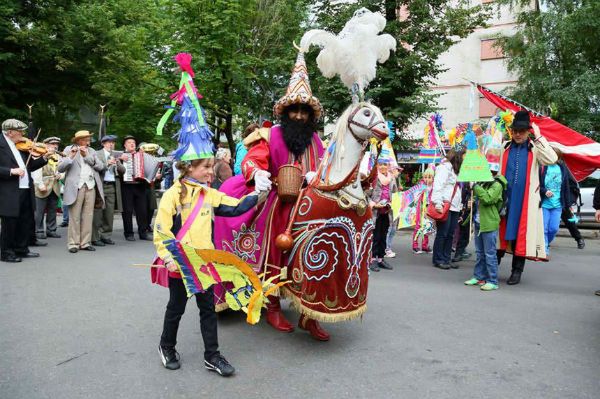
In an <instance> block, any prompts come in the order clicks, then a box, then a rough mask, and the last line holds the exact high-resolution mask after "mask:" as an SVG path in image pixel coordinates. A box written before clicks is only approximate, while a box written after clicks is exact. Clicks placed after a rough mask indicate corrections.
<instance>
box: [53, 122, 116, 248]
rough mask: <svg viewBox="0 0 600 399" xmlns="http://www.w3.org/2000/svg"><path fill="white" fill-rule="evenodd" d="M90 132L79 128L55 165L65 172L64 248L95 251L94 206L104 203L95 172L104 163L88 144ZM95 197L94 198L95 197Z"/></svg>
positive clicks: (98, 176)
mask: <svg viewBox="0 0 600 399" xmlns="http://www.w3.org/2000/svg"><path fill="white" fill-rule="evenodd" d="M91 137H92V134H91V133H90V132H88V131H87V130H80V131H78V132H77V133H75V137H73V140H72V141H73V143H74V144H73V145H71V146H69V147H67V148H65V155H66V156H65V157H64V158H63V159H62V160H61V161H60V163H59V164H58V171H59V172H60V173H62V172H66V177H65V190H64V193H63V203H64V204H66V205H68V206H69V232H68V235H69V239H68V249H69V252H71V253H76V252H78V251H79V250H80V249H81V250H84V251H95V250H96V249H95V248H94V247H93V246H92V245H91V242H92V224H93V219H94V207H95V205H96V203H97V204H98V207H103V206H104V191H103V184H102V180H101V179H100V175H99V172H103V171H104V170H105V168H106V167H105V166H104V164H103V163H102V162H100V160H99V159H98V156H97V155H96V152H95V151H94V150H93V149H92V148H90V147H89V145H90V141H91ZM96 196H98V198H97V197H96Z"/></svg>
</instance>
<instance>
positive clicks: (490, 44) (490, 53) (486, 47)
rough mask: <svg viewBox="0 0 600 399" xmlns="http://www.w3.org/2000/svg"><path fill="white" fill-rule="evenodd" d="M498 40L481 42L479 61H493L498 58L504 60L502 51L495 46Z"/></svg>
mask: <svg viewBox="0 0 600 399" xmlns="http://www.w3.org/2000/svg"><path fill="white" fill-rule="evenodd" d="M497 42H498V40H496V39H484V40H482V41H481V59H482V60H495V59H498V58H504V53H503V52H502V49H501V48H500V47H498V46H497V45H496V43H497Z"/></svg>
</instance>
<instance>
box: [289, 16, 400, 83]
mask: <svg viewBox="0 0 600 399" xmlns="http://www.w3.org/2000/svg"><path fill="white" fill-rule="evenodd" d="M385 25H386V20H385V17H384V16H383V15H381V14H380V13H378V12H377V13H373V12H371V11H369V10H367V9H366V8H361V9H360V10H358V11H356V12H355V13H354V16H353V17H352V18H351V19H350V20H349V21H348V22H346V25H345V26H344V29H342V31H341V32H340V33H339V34H337V35H335V34H333V33H331V32H327V31H324V30H320V29H313V30H310V31H308V32H306V33H305V34H304V36H302V40H301V41H300V51H303V52H307V51H308V50H309V48H310V46H311V45H315V46H318V47H321V48H322V50H321V52H320V53H319V56H318V57H317V65H318V66H319V70H320V71H321V73H322V74H323V76H325V77H326V78H332V77H334V76H335V75H339V76H340V79H341V80H342V82H343V83H344V85H345V86H346V87H348V88H349V89H352V87H353V85H354V84H357V85H358V89H359V91H360V93H361V94H362V93H363V92H364V90H365V88H366V87H367V86H368V85H369V83H370V82H371V81H372V80H373V79H375V75H376V67H377V63H378V62H379V63H384V62H385V61H387V59H388V58H389V56H390V51H394V50H395V49H396V39H394V37H393V36H391V35H388V34H383V35H380V34H379V32H381V31H382V30H383V29H384V28H385Z"/></svg>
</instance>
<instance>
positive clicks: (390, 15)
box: [385, 0, 400, 22]
mask: <svg viewBox="0 0 600 399" xmlns="http://www.w3.org/2000/svg"><path fill="white" fill-rule="evenodd" d="M399 8H400V1H398V0H385V19H386V20H387V21H388V22H391V21H395V20H396V18H397V17H396V11H397V10H398V9H399Z"/></svg>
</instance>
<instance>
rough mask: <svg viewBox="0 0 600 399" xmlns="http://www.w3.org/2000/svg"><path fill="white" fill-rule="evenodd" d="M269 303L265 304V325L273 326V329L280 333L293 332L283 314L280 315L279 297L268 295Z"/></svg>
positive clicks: (292, 327)
mask: <svg viewBox="0 0 600 399" xmlns="http://www.w3.org/2000/svg"><path fill="white" fill-rule="evenodd" d="M268 299H269V302H268V303H267V323H269V324H270V325H271V326H273V328H274V329H276V330H278V331H282V332H287V333H289V332H292V331H294V326H293V325H291V323H290V322H289V321H287V320H286V318H285V316H284V315H283V313H281V304H280V303H279V297H277V296H272V295H270V296H269V297H268Z"/></svg>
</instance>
